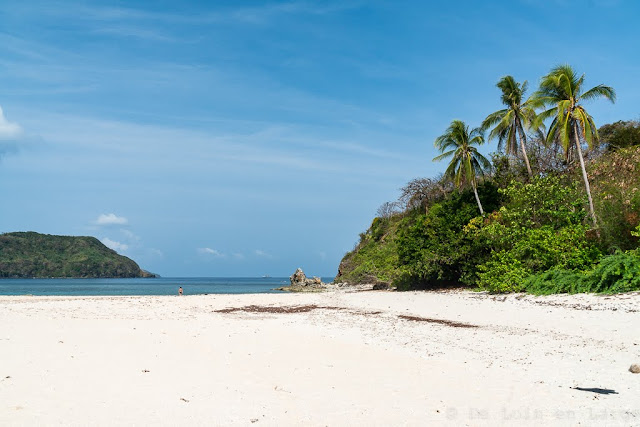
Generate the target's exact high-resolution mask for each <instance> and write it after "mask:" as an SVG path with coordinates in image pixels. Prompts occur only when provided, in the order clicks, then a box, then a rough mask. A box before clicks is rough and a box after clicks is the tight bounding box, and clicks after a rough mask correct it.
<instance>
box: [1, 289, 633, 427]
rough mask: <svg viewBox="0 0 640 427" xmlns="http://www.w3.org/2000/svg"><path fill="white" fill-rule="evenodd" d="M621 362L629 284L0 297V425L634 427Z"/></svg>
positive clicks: (627, 351)
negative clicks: (593, 290) (560, 291)
mask: <svg viewBox="0 0 640 427" xmlns="http://www.w3.org/2000/svg"><path fill="white" fill-rule="evenodd" d="M185 291H187V292H188V290H187V289H186V290H185ZM248 306H254V307H253V308H245V309H242V310H225V309H234V308H235V309H239V308H243V307H248ZM265 307H268V308H265ZM296 307H297V308H296ZM632 363H640V294H638V293H634V294H624V295H619V296H594V295H579V296H551V297H533V296H522V295H510V296H491V295H486V294H476V293H472V292H466V291H451V292H432V293H423V292H407V293H393V292H360V293H345V292H332V293H323V294H258V295H201V296H183V297H178V296H163V297H158V296H149V297H146V296H145V297H33V296H21V297H8V296H5V297H0V425H3V426H6V425H131V424H136V425H258V426H261V425H305V426H315V425H318V426H324V425H333V426H342V425H366V426H371V425H379V426H392V425H393V426H395V425H416V426H418V425H420V426H422V425H447V424H450V425H540V424H541V423H542V424H545V425H556V424H557V425H578V424H580V425H640V374H633V373H631V372H629V367H630V365H631V364H632Z"/></svg>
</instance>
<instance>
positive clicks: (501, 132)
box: [482, 76, 535, 178]
mask: <svg viewBox="0 0 640 427" xmlns="http://www.w3.org/2000/svg"><path fill="white" fill-rule="evenodd" d="M496 86H497V87H498V88H499V89H500V90H501V91H502V97H501V100H502V103H503V104H504V105H506V107H507V108H505V109H502V110H498V111H496V112H495V113H491V114H489V115H488V116H487V118H486V119H484V122H482V128H483V129H489V128H490V127H493V126H495V127H494V128H493V130H492V131H491V133H489V139H494V138H498V149H499V150H502V149H503V147H504V150H505V152H506V154H507V155H515V154H516V153H517V152H518V143H517V142H516V138H517V135H518V134H520V151H522V157H523V158H524V162H525V164H526V165H527V172H528V173H529V177H530V178H533V173H532V172H531V165H530V164H529V157H528V156H527V150H526V148H525V143H526V136H525V133H524V126H529V124H530V123H531V121H532V119H533V117H535V113H534V111H533V108H531V106H530V102H529V101H523V98H524V94H525V92H526V91H527V82H526V80H525V81H524V82H523V83H518V82H516V80H515V79H514V78H513V77H512V76H505V77H503V78H501V79H500V81H499V82H498V84H496ZM523 125H524V126H523Z"/></svg>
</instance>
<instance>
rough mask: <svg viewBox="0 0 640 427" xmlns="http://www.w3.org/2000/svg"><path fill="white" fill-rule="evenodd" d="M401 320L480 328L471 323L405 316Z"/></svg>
mask: <svg viewBox="0 0 640 427" xmlns="http://www.w3.org/2000/svg"><path fill="white" fill-rule="evenodd" d="M398 317H399V318H400V319H404V320H411V321H413V322H429V323H437V324H439V325H446V326H451V327H453V328H479V326H478V325H472V324H470V323H462V322H455V321H453V320H443V319H431V318H428V317H418V316H405V315H402V314H401V315H399V316H398Z"/></svg>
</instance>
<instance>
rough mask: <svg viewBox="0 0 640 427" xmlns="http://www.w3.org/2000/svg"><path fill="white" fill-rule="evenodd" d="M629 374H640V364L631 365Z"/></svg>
mask: <svg viewBox="0 0 640 427" xmlns="http://www.w3.org/2000/svg"><path fill="white" fill-rule="evenodd" d="M629 372H631V373H633V374H640V364H638V363H634V364H633V365H631V367H630V368H629Z"/></svg>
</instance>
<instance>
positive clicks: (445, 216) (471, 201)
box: [397, 183, 500, 288]
mask: <svg viewBox="0 0 640 427" xmlns="http://www.w3.org/2000/svg"><path fill="white" fill-rule="evenodd" d="M478 193H479V196H480V199H481V200H482V203H483V204H484V206H485V207H486V209H487V210H488V211H490V210H493V209H496V208H497V207H498V206H499V200H500V195H499V194H498V191H497V187H496V186H495V185H493V184H490V183H486V184H483V185H481V186H480V187H479V188H478ZM478 215H479V212H478V206H477V204H476V202H475V198H474V196H473V192H472V191H471V190H468V191H464V192H456V193H452V194H451V195H450V196H449V197H448V198H447V199H445V200H443V201H441V202H438V203H435V204H433V205H432V206H430V208H429V210H428V211H427V213H426V214H421V215H418V216H415V217H409V218H406V219H405V220H404V221H403V223H402V224H401V227H400V231H399V233H398V243H397V244H398V260H399V264H400V268H401V269H402V271H404V272H405V273H404V275H403V276H402V278H401V281H402V282H403V286H404V285H405V284H408V283H412V284H413V285H412V286H411V287H413V288H428V287H439V286H446V285H459V284H470V283H472V282H473V281H474V280H475V276H474V275H475V265H476V264H478V262H479V261H481V260H483V259H484V257H485V256H486V254H487V251H486V250H484V248H483V247H482V245H483V241H484V240H483V238H482V237H481V236H471V235H469V234H468V233H466V232H465V231H464V228H465V226H466V225H467V224H468V223H469V221H470V220H471V219H472V218H474V217H476V216H478Z"/></svg>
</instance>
